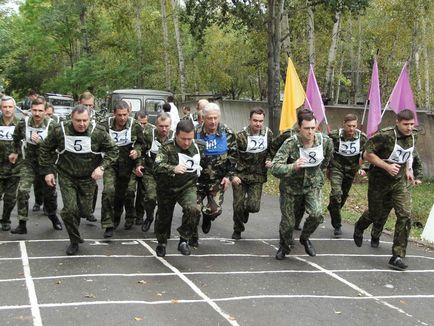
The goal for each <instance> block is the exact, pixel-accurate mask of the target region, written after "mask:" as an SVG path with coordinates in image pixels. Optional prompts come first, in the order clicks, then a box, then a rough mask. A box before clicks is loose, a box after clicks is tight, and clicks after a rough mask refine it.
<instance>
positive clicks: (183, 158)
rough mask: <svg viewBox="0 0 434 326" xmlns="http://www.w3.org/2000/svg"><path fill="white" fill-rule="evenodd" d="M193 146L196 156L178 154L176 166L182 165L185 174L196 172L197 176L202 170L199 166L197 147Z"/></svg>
mask: <svg viewBox="0 0 434 326" xmlns="http://www.w3.org/2000/svg"><path fill="white" fill-rule="evenodd" d="M194 146H195V147H196V150H197V152H198V154H195V155H193V156H188V155H186V154H183V153H178V164H184V165H185V166H186V167H187V172H190V173H191V172H196V173H197V175H198V176H199V175H200V171H201V170H202V168H201V166H200V154H199V148H198V147H197V145H196V144H194Z"/></svg>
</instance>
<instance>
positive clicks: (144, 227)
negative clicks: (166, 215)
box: [142, 217, 154, 232]
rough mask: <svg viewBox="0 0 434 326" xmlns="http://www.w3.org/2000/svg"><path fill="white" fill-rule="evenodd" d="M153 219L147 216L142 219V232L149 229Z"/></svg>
mask: <svg viewBox="0 0 434 326" xmlns="http://www.w3.org/2000/svg"><path fill="white" fill-rule="evenodd" d="M153 221H154V219H153V218H149V217H147V218H146V219H145V220H144V221H143V224H142V231H143V232H148V231H149V228H150V227H151V224H152V222H153Z"/></svg>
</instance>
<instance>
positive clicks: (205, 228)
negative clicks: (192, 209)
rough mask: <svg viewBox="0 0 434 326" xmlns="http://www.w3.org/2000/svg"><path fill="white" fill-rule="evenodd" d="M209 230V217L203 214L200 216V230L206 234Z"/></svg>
mask: <svg viewBox="0 0 434 326" xmlns="http://www.w3.org/2000/svg"><path fill="white" fill-rule="evenodd" d="M209 230H211V217H209V216H206V215H204V216H203V218H202V231H203V233H205V234H207V233H208V232H209Z"/></svg>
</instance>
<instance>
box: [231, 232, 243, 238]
mask: <svg viewBox="0 0 434 326" xmlns="http://www.w3.org/2000/svg"><path fill="white" fill-rule="evenodd" d="M232 239H234V240H240V239H241V232H238V231H234V233H232Z"/></svg>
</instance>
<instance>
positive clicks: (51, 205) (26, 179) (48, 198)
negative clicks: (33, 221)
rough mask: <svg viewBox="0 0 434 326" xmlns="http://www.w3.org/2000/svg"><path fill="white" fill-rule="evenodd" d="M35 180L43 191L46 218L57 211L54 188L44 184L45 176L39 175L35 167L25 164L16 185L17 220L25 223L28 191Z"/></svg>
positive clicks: (27, 213)
mask: <svg viewBox="0 0 434 326" xmlns="http://www.w3.org/2000/svg"><path fill="white" fill-rule="evenodd" d="M36 179H41V180H40V182H41V184H42V185H43V190H44V207H45V209H46V211H47V213H48V216H51V215H55V214H56V210H57V193H56V187H48V185H47V184H46V182H45V176H43V175H40V174H39V169H38V167H37V166H33V165H31V164H28V163H27V164H26V162H25V163H24V164H23V166H22V167H21V171H20V182H19V183H18V194H17V208H18V220H19V221H27V220H28V219H29V198H30V189H31V188H32V185H33V184H34V183H35V180H36Z"/></svg>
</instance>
